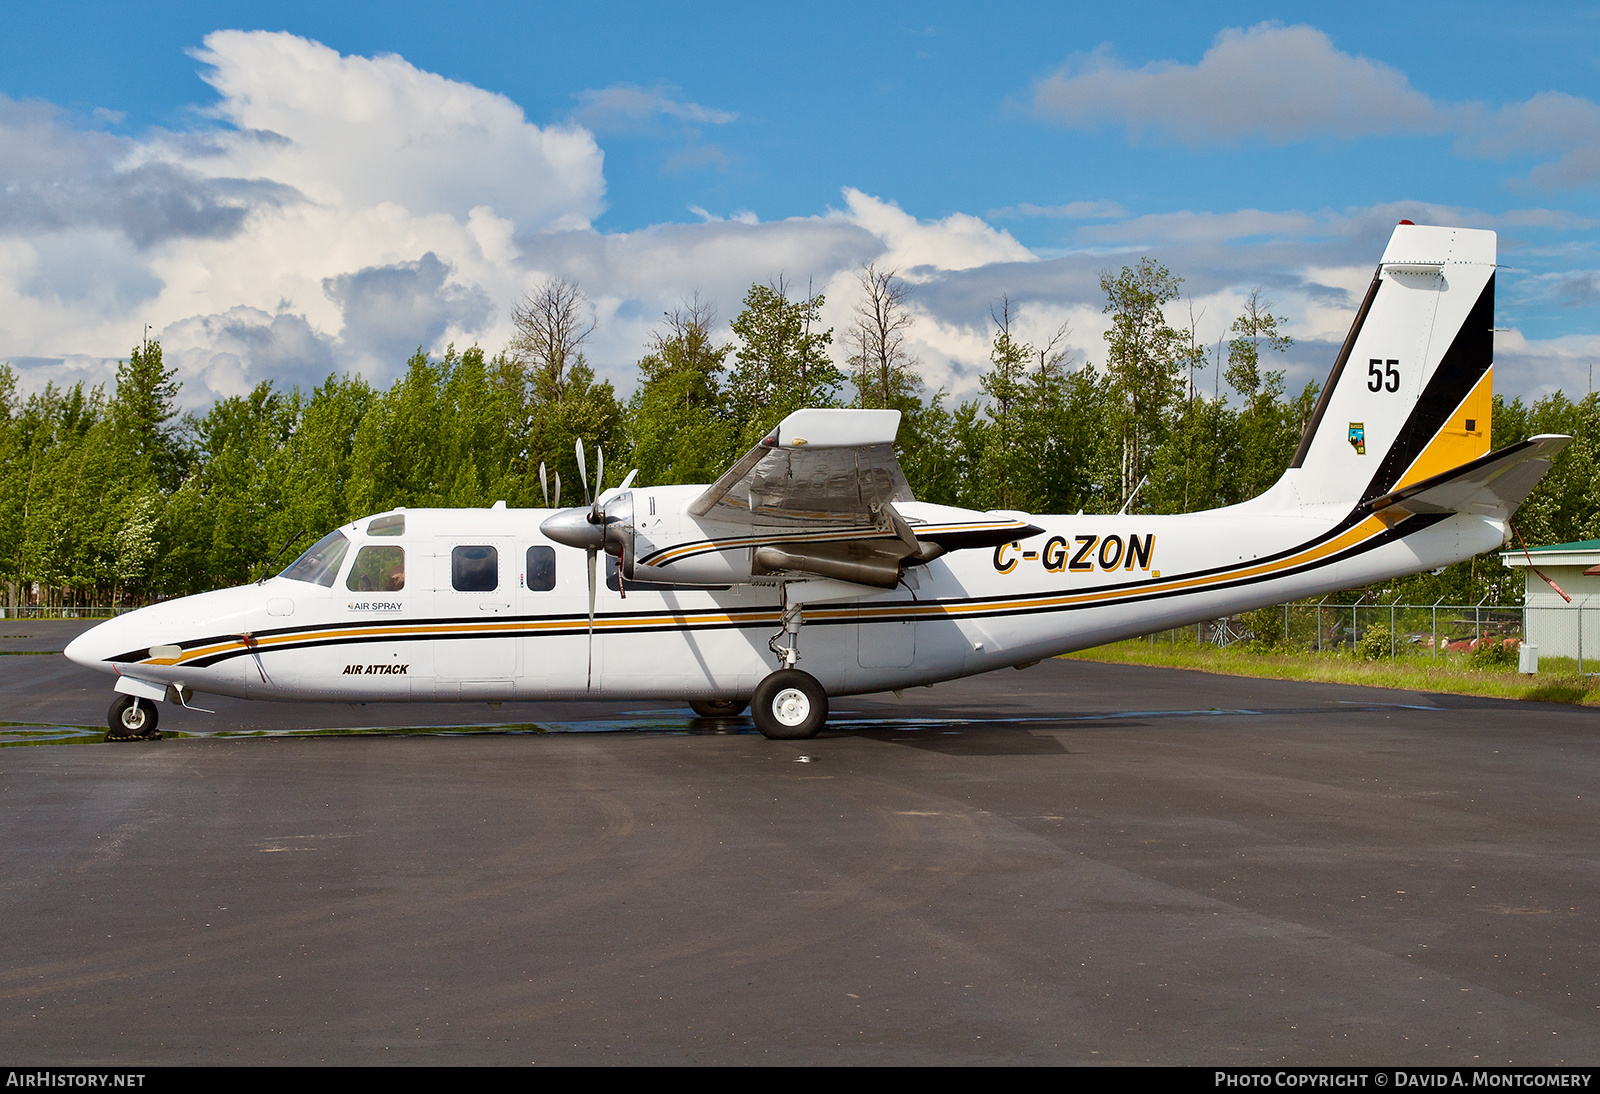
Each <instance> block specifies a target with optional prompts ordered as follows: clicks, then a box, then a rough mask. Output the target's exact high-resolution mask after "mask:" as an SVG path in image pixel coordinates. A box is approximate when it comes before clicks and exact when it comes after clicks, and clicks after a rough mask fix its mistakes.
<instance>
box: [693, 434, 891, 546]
mask: <svg viewBox="0 0 1600 1094" xmlns="http://www.w3.org/2000/svg"><path fill="white" fill-rule="evenodd" d="M899 429H900V412H899V411H898V410H817V409H808V410H797V411H795V412H794V413H793V414H791V415H789V416H788V417H787V418H785V419H784V420H783V421H782V422H780V423H779V424H778V428H776V429H774V430H773V431H772V432H771V433H769V434H767V435H766V437H764V438H763V439H762V440H761V443H760V444H758V445H756V446H755V447H754V448H752V449H751V450H750V451H749V453H748V454H747V455H745V457H744V458H743V459H741V460H740V461H739V462H738V463H736V464H734V465H733V466H732V467H730V468H728V470H727V472H726V473H725V474H723V476H722V477H721V478H719V479H718V480H717V481H716V482H714V483H712V484H711V486H710V487H708V488H707V490H706V492H705V493H704V494H701V495H700V496H699V497H698V498H696V499H695V500H694V501H693V502H691V503H690V505H689V513H690V514H691V515H692V516H695V517H706V518H708V519H710V520H714V521H716V522H718V523H722V524H760V525H763V526H766V527H774V526H776V527H784V526H798V527H806V526H817V525H826V526H828V527H830V528H832V527H838V528H840V529H841V530H844V529H848V528H849V527H852V526H854V527H859V528H862V529H869V528H881V527H882V526H883V524H884V522H885V517H884V514H885V512H886V510H887V506H888V505H889V503H890V502H895V501H912V500H914V499H913V498H912V496H911V487H910V485H908V484H907V482H906V476H905V473H904V472H903V471H901V470H900V461H899V459H897V458H896V456H895V454H894V437H895V434H896V433H897V432H898V431H899Z"/></svg>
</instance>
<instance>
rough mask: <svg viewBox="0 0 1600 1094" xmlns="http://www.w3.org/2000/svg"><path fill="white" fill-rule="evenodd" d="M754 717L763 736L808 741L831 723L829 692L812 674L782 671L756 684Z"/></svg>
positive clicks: (751, 701) (773, 738)
mask: <svg viewBox="0 0 1600 1094" xmlns="http://www.w3.org/2000/svg"><path fill="white" fill-rule="evenodd" d="M750 714H751V716H752V717H753V718H754V719H755V722H756V728H757V729H759V730H760V731H761V735H762V736H763V737H766V738H768V739H769V740H773V741H804V740H806V739H807V738H809V737H815V736H816V735H817V731H818V730H820V729H821V728H822V725H823V723H824V722H826V721H827V720H828V693H827V692H825V691H823V690H822V685H821V684H819V683H817V678H816V677H815V676H812V675H811V674H810V673H809V672H801V671H800V670H799V669H779V670H778V671H777V672H775V673H773V674H772V675H770V676H768V677H767V678H766V679H765V680H763V681H761V683H759V684H757V685H756V693H755V696H754V698H752V699H751V700H750Z"/></svg>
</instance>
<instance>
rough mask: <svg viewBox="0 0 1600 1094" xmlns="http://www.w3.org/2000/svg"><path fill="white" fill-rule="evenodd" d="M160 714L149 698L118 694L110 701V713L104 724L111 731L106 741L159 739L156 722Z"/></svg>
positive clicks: (159, 718)
mask: <svg viewBox="0 0 1600 1094" xmlns="http://www.w3.org/2000/svg"><path fill="white" fill-rule="evenodd" d="M160 720H161V715H160V713H159V712H157V710H156V705H155V704H154V703H153V702H151V701H150V700H149V699H136V698H134V697H133V696H132V695H119V696H117V697H116V698H115V699H114V700H112V702H111V713H110V714H109V715H107V717H106V725H107V726H109V727H110V728H111V732H110V733H107V734H106V740H108V741H159V740H161V734H160V733H159V732H157V730H156V723H157V722H159V721H160Z"/></svg>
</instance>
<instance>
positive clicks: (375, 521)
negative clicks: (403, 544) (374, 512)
mask: <svg viewBox="0 0 1600 1094" xmlns="http://www.w3.org/2000/svg"><path fill="white" fill-rule="evenodd" d="M405 534H406V515H405V514H404V513H390V514H389V515H388V516H386V517H373V518H372V521H371V522H370V523H369V524H368V525H367V535H369V536H403V535H405Z"/></svg>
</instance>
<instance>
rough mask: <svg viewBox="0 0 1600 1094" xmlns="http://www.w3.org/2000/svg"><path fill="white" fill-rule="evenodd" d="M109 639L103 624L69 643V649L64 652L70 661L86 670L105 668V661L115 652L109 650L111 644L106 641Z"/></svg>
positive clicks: (91, 628)
mask: <svg viewBox="0 0 1600 1094" xmlns="http://www.w3.org/2000/svg"><path fill="white" fill-rule="evenodd" d="M109 637H110V636H109V635H108V634H107V633H106V625H105V624H104V623H101V624H99V625H97V626H93V627H90V628H89V629H88V630H86V631H84V632H83V633H82V634H80V635H78V637H76V638H74V639H73V640H72V641H71V642H68V643H67V648H66V649H65V650H64V651H63V652H64V653H65V654H66V655H67V659H68V660H70V661H73V662H75V663H77V664H79V665H82V666H83V667H84V668H86V669H92V668H100V667H102V666H103V663H104V662H105V659H106V658H107V657H109V656H111V654H112V653H114V652H115V651H114V650H111V649H109V648H108V645H109V644H108V643H107V641H106V639H107V638H109Z"/></svg>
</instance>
